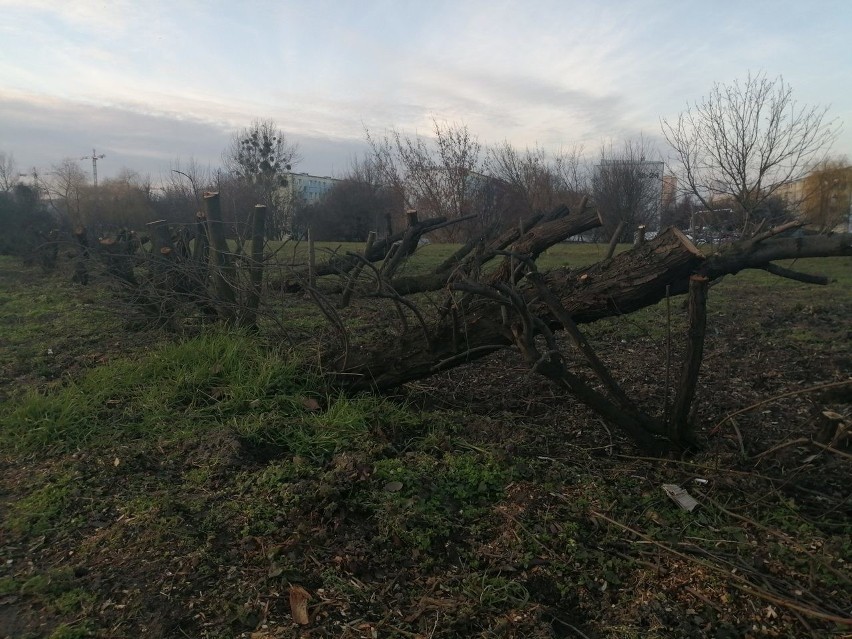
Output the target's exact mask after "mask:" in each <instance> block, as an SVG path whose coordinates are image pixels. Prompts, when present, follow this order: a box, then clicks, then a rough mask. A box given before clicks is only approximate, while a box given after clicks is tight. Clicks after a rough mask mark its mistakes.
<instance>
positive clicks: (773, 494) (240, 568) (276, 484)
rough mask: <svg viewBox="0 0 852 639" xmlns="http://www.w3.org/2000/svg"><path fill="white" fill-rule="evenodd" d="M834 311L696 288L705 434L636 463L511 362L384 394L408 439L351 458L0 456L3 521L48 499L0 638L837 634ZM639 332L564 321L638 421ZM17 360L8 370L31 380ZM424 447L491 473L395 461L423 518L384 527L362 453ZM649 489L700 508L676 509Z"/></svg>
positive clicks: (840, 520) (19, 558)
mask: <svg viewBox="0 0 852 639" xmlns="http://www.w3.org/2000/svg"><path fill="white" fill-rule="evenodd" d="M723 285H725V286H728V285H731V286H735V284H734V283H731V284H728V283H725V284H723ZM77 294H82V293H80V292H79V289H78V293H77ZM850 312H852V306H850V304H849V302H848V301H845V298H844V299H839V300H837V301H830V300H827V301H826V302H825V303H824V304H822V305H820V306H818V307H810V308H809V307H805V308H798V307H797V306H796V305H795V304H793V303H792V302H789V303H787V302H783V303H782V302H777V303H776V302H773V303H771V304H770V303H769V302H768V298H767V297H765V296H761V295H755V294H753V291H750V292H749V294H747V295H742V296H732V300H731V301H729V303H728V304H726V305H725V307H724V309H722V310H715V311H714V310H713V308H712V302H711V319H710V331H709V334H708V339H707V344H706V347H705V361H704V366H703V369H702V377H701V380H700V384H699V388H698V396H697V398H696V402H697V406H698V412H697V423H698V425H699V426H698V429H697V432H698V435H699V437H700V439H701V443H702V446H703V447H702V450H701V451H699V452H697V453H696V454H694V455H692V456H690V457H685V458H677V459H675V458H672V459H649V458H647V457H645V456H644V455H643V454H642V453H641V451H639V450H637V449H636V448H635V447H634V446H633V444H632V443H631V442H630V441H629V440H628V439H626V438H625V437H624V436H622V434H621V433H619V432H618V431H615V430H614V429H613V428H612V427H608V426H607V425H606V424H604V423H603V422H602V421H601V420H600V419H599V418H598V417H597V416H596V415H594V414H592V413H591V412H589V411H588V410H587V409H586V408H584V407H583V406H580V405H578V404H577V403H576V402H574V401H573V400H572V398H571V397H570V396H568V395H567V394H566V393H565V392H564V391H562V390H560V389H558V388H556V387H554V386H552V385H551V384H549V383H548V382H547V381H546V380H544V379H541V378H537V377H534V376H530V375H529V373H528V369H527V367H526V366H525V364H524V363H523V362H522V361H521V360H520V359H519V358H518V357H517V356H515V355H514V354H512V353H509V352H505V353H500V354H497V355H493V356H491V357H489V358H488V359H486V360H483V361H481V362H479V363H477V364H475V365H470V366H466V367H462V368H458V369H455V370H453V371H451V372H448V373H444V374H441V375H438V376H435V377H434V378H430V379H428V380H425V381H422V382H418V383H412V384H409V385H408V386H407V387H406V388H405V389H402V390H401V391H400V392H399V393H398V394H397V396H396V397H395V398H394V401H398V402H401V403H407V404H408V405H410V406H411V407H412V409H413V410H414V409H419V410H420V411H422V415H421V417H420V419H421V422H420V424H421V426H420V427H421V429H422V431H423V432H427V431H428V433H429V437H430V438H431V439H429V442H430V443H429V444H428V447H427V446H426V444H425V443H423V442H424V441H425V440H424V439H423V438H424V437H425V436H424V435H423V433H416V434H415V433H412V431H411V429H409V428H403V427H400V428H398V429H395V428H394V427H393V426H390V427H388V426H387V425H384V426H381V427H378V426H377V427H376V429H375V430H374V432H373V437H374V438H375V445H374V446H372V447H370V448H369V449H366V450H359V451H353V452H346V451H344V452H340V453H338V454H335V455H333V456H331V457H330V458H328V459H326V460H324V461H322V463H314V462H308V461H306V460H302V459H297V458H295V457H293V456H291V455H289V454H288V453H287V452H286V451H283V450H279V449H276V448H274V447H257V446H253V445H249V444H248V443H247V442H246V441H244V440H241V439H240V438H239V437H237V436H236V435H235V434H234V433H233V432H231V431H230V430H229V429H227V428H224V427H223V428H218V429H216V430H213V431H211V432H210V434H209V436H208V437H206V438H205V439H204V440H203V441H196V442H186V443H184V444H182V445H180V446H172V447H162V446H160V445H158V443H157V442H148V443H143V444H140V445H139V446H134V447H121V448H117V449H107V450H104V449H99V450H95V451H94V452H93V451H89V450H79V451H75V452H73V453H61V454H50V453H46V454H44V455H37V456H30V457H25V458H21V457H15V456H12V455H9V454H2V456H0V464H1V465H0V474H2V484H0V515H2V516H3V520H4V521H7V522H8V521H9V519H8V517H9V516H10V513H11V512H12V511H13V510H14V504H16V503H18V504H19V503H21V502H22V500H27V499H32V496H33V495H34V494H43V493H44V491H45V490H46V489H47V488H51V487H53V488H56V489H57V490H60V489H61V490H62V491H65V492H64V493H63V494H65V495H66V497H65V499H64V501H63V503H62V512H61V517H55V518H53V519H51V520H49V521H47V522H46V523H45V525H43V526H41V525H40V526H36V525H30V526H29V527H20V526H18V527H16V526H13V525H11V524H8V523H7V524H4V525H3V526H2V528H0V553H2V564H0V584H3V585H4V587H3V590H0V637H9V638H11V637H33V638H34V637H54V638H59V637H104V638H106V637H152V638H153V637H166V638H170V637H246V638H249V637H250V638H252V639H268V638H272V637H341V638H342V637H364V638H376V637H411V638H413V637H422V638H423V639H426V638H432V637H435V638H437V637H519V638H520V637H581V638H583V637H585V638H593V637H596V638H603V637H625V638H626V637H714V638H720V639H721V638H728V637H729V638H734V637H803V636H813V637H817V636H819V637H822V636H841V635H842V634H843V633H845V632H849V631H850V625H849V624H850V615H852V609H850V607H849V606H850V601H852V586H850V573H849V562H850V561H852V558H850V554H849V553H850V550H852V546H850V542H849V536H848V533H849V531H850V514H852V500H850V495H852V492H850V485H852V484H850V472H849V468H850V466H849V463H850V451H849V444H850V440H849V438H848V437H843V436H842V432H841V434H840V435H838V428H839V429H840V431H842V429H843V428H844V427H846V426H848V425H849V423H850V411H852V386H850V385H849V384H848V381H849V375H850V364H851V363H852V350H850V344H852V340H851V339H850V337H852V335H851V334H850V330H852V327H850V324H849V317H852V314H850ZM655 321H656V320H648V322H649V323H647V324H640V325H636V324H634V323H631V322H632V321H631V320H629V319H628V318H619V319H615V320H612V321H607V322H599V323H598V324H596V325H595V326H594V327H589V328H588V329H584V330H588V332H589V334H590V336H591V339H592V342H593V344H594V346H595V347H596V348H597V349H598V352H599V353H601V354H602V357H603V358H604V359H605V360H606V361H607V362H608V363H609V364H610V365H611V366H612V369H613V370H614V371H615V373H616V375H617V376H618V379H619V381H620V382H621V383H622V384H623V386H624V387H625V389H626V390H627V391H628V393H629V394H630V395H631V397H634V398H636V399H637V401H638V402H639V403H640V404H641V405H642V406H643V407H644V408H646V409H648V410H649V411H651V412H654V413H658V412H659V411H660V409H661V407H662V405H663V404H664V402H665V401H666V397H665V395H666V393H665V369H666V366H665V360H666V357H665V351H666V348H665V343H666V342H665V331H661V330H660V329H659V327H658V326H652V325H651V324H653V323H654V322H655ZM793 336H798V337H795V338H794V337H793ZM134 341H135V338H134V337H133V336H132V335H125V336H123V337H122V338H121V339H116V338H115V337H114V336H111V337H110V338H109V340H104V341H102V342H101V343H100V344H99V345H97V347H95V346H94V345H93V343H92V341H91V340H81V341H80V342H79V344H78V345H77V346H76V347H74V346H73V345H71V344H70V343H69V345H68V349H67V350H66V353H67V354H66V357H68V358H70V359H69V360H68V361H65V362H64V363H63V362H57V363H56V366H57V367H63V366H67V365H69V362H70V363H71V364H72V365H75V366H78V367H80V368H84V367H85V366H91V365H97V359H98V357H113V356H118V354H117V351H121V350H122V349H121V348H118V347H114V346H110V345H111V344H118V343H131V342H134ZM677 341H678V339H677V336H675V342H677ZM680 341H682V340H680ZM678 348H679V347H678V346H677V344H676V345H675V348H674V353H673V355H672V361H673V362H678V361H679V357H678V355H679V353H678V350H677V349H678ZM567 350H568V349H567V347H566V352H567ZM93 353H94V354H96V355H97V357H95V355H93ZM16 366H18V368H16V369H15V371H14V375H13V376H11V375H9V376H7V377H6V378H5V379H4V382H5V383H6V384H7V385H8V384H12V383H15V384H36V385H38V384H40V383H43V381H44V380H41V381H39V379H37V377H38V375H42V376H50V375H53V374H54V372H52V371H49V370H48V371H46V372H45V371H44V370H43V369H40V372H39V373H38V374H37V373H36V372H34V371H26V370H23V369H22V368H20V362H19V363H18V364H16ZM574 366H576V367H577V368H578V369H582V363H580V362H574ZM671 368H672V372H671V375H672V376H674V375H676V373H677V366H676V365H674V364H673V365H672V367H671ZM844 383H845V385H844ZM10 394H11V393H10ZM761 402H765V403H761ZM738 411H743V412H741V413H739V414H736V415H735V417H733V418H731V419H727V416H729V415H731V414H734V413H737V412H738ZM826 413H828V414H829V415H834V416H835V417H826ZM814 441H815V442H817V443H814ZM412 442H418V443H416V444H413V443H412ZM818 444H822V445H823V446H822V447H821V446H819V445H818ZM826 445H831V446H832V447H833V450H826V449H825V448H824V446H826ZM773 449H774V450H773ZM426 452H428V453H429V455H431V456H432V457H434V460H436V461H435V462H434V463H435V464H437V465H438V466H436V467H435V468H443V467H444V466H441V465H442V464H443V465H445V466H446V467H450V466H451V465H452V464H455V463H456V459H458V458H460V456H462V457H464V456H467V457H464V458H465V459H467V458H468V457H470V458H472V459H478V460H481V461H482V463H483V464H486V463H487V465H488V468H493V469H494V472H495V473H497V476H498V479H494V483H493V484H492V483H489V482H491V479H490V478H489V477H485V479H483V480H482V488H481V491H479V493H478V494H474V495H473V496H471V495H470V494H468V493H464V494H462V493H460V494H461V495H462V496H461V497H457V498H454V497H453V495H452V491H451V490H450V491H447V492H441V491H440V490H439V486H438V483H439V481H438V480H437V479H436V476H431V475H430V474H429V472H427V471H425V470H418V471H417V472H416V473H415V472H414V471H413V470H412V471H411V472H412V475H411V476H412V477H417V478H418V480H419V481H418V485H417V486H416V488H410V486H409V485H408V483H406V482H401V483H405V484H406V485H405V486H404V487H403V489H402V492H405V491H408V490H412V492H411V493H410V495H411V496H410V499H411V500H418V502H417V503H418V504H434V503H436V501H435V500H438V502H439V503H440V508H442V509H444V510H445V511H446V512H445V513H444V514H442V515H441V516H439V515H437V514H435V513H434V512H433V511H432V510H428V511H427V510H426V509H425V506H424V507H423V510H417V509H416V508H415V509H414V510H412V511H410V512H412V513H415V514H413V515H411V517H412V519H410V520H406V517H407V515H404V513H403V516H402V517H401V519H398V520H397V519H393V520H392V521H393V522H397V523H398V524H399V522H400V521H401V522H402V523H401V524H399V527H398V528H394V527H393V526H390V525H389V524H388V521H390V519H389V520H387V521H386V520H383V519H381V518H380V517H379V516H378V515H377V513H380V512H390V511H381V510H378V509H377V508H376V507H374V505H373V504H374V502H375V500H377V499H378V500H381V499H385V498H386V497H387V493H389V492H390V493H392V492H393V489H395V486H393V485H392V484H393V482H386V481H385V480H384V479H382V478H380V476H379V468H380V467H381V465H382V464H383V463H386V462H387V460H398V461H399V462H400V463H401V464H403V465H406V466H407V467H408V468H417V469H421V468H429V466H428V465H422V464H425V462H424V457H425V456H426ZM418 464H421V465H422V466H420V465H418ZM285 468H286V469H288V470H286V473H285V470H283V469H285ZM299 468H304V469H305V471H304V472H302V471H300V470H299ZM293 469H295V470H293ZM480 470H481V469H480ZM475 471H476V469H473V470H468V471H467V472H471V473H473V472H475ZM279 472H280V473H284V474H281V475H278V474H276V473H279ZM436 472H437V471H436ZM417 473H419V474H417ZM199 474H203V477H201V478H200V479H199V477H198V476H199ZM663 484H677V485H679V486H681V487H683V488H685V489H686V490H688V491H689V493H690V494H691V495H693V496H694V497H695V498H696V499H697V500H698V501H699V503H700V506H699V507H698V508H697V509H696V510H695V511H693V512H685V511H682V510H680V509H679V508H678V507H677V505H676V504H675V503H674V502H673V501H672V500H671V499H669V498H668V497H667V496H666V494H665V493H664V492H663V490H662V488H661V486H662V485H663ZM383 494H384V496H383ZM388 499H390V498H388ZM386 501H387V500H386ZM382 503H385V502H382ZM387 503H390V502H389V501H387ZM412 503H413V502H412ZM417 508H420V506H417ZM468 508H470V509H474V510H475V513H476V514H475V516H473V517H468V516H467V515H465V514H464V510H465V509H468ZM406 512H408V511H406ZM418 513H419V514H418ZM388 517H390V515H388ZM417 517H421V519H417ZM429 517H434V519H429ZM418 522H419V523H418ZM418 526H422V527H424V528H429V530H428V534H427V533H426V532H423V531H422V530H421V529H420V528H418ZM294 586H300V587H302V588H304V589H305V590H306V591H307V592H308V593H309V595H310V597H311V599H310V601H309V602H308V608H307V610H308V614H309V623H308V624H305V625H299V624H295V623H294V621H293V616H292V610H291V606H290V599H289V593H290V590H291V588H292V587H294ZM847 636H848V635H847Z"/></svg>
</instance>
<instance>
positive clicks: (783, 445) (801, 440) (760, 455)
mask: <svg viewBox="0 0 852 639" xmlns="http://www.w3.org/2000/svg"><path fill="white" fill-rule="evenodd" d="M809 441H810V440H809V439H808V438H807V437H797V438H796V439H791V440H790V441H788V442H782V443H780V444H778V445H776V446H773V447H772V448H769V449H767V450H765V451H763V452H762V453H758V454H757V455H754V456H752V459H762V458H763V457H766V456H767V455H771V454H772V453H774V452H776V451H779V450H783V449H785V448H789V447H790V446H795V445H797V444H806V443H808V442H809Z"/></svg>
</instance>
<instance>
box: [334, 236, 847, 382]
mask: <svg viewBox="0 0 852 639" xmlns="http://www.w3.org/2000/svg"><path fill="white" fill-rule="evenodd" d="M842 255H852V235H849V234H842V235H835V236H831V237H822V236H814V237H808V238H768V239H762V240H759V241H754V240H747V241H743V242H738V243H735V244H733V245H730V246H729V247H727V248H724V249H723V250H721V251H720V252H719V253H717V254H714V255H713V256H712V257H711V258H707V257H705V256H704V255H703V254H702V253H701V252H700V251H699V250H698V249H696V248H695V246H693V245H692V243H691V242H690V241H689V240H688V239H687V238H686V237H685V236H684V235H683V234H682V233H681V232H680V231H678V230H676V229H673V228H672V229H668V230H667V231H665V232H663V233H661V234H660V235H658V236H657V237H656V238H654V239H653V240H651V241H650V242H647V243H645V244H644V245H642V246H640V247H637V248H634V249H632V250H630V251H627V252H625V253H621V254H620V255H617V256H616V257H614V258H612V259H609V260H605V261H603V262H600V263H598V264H595V265H593V266H591V267H589V268H587V269H584V270H582V271H577V272H573V271H570V270H569V269H564V268H562V269H556V270H553V271H551V272H549V273H546V274H544V275H543V276H542V279H543V281H544V283H545V285H546V286H547V287H548V288H549V289H550V290H551V291H552V292H553V293H554V294H555V295H556V296H557V297H558V298H559V300H560V302H561V304H562V306H563V307H564V308H565V309H566V311H567V312H568V313H569V315H570V316H571V317H572V318H573V320H574V322H575V323H577V324H583V323H587V322H594V321H597V320H600V319H603V318H606V317H611V316H614V315H622V314H627V313H631V312H633V311H636V310H639V309H641V308H644V307H646V306H650V305H652V304H655V303H657V302H659V301H660V300H661V299H663V298H664V297H665V295H666V287H667V286H668V287H670V290H671V293H672V294H679V293H685V292H686V291H687V289H688V285H689V279H690V276H692V275H695V274H700V275H704V276H706V277H708V278H709V279H715V278H718V277H721V276H723V275H728V274H732V273H737V272H739V271H741V270H742V269H744V268H760V267H761V266H762V265H763V264H766V263H769V262H771V261H772V260H775V259H787V258H791V257H817V256H842ZM452 286H453V287H454V288H456V289H458V290H464V289H465V287H464V283H463V282H460V283H458V284H454V285H452ZM518 292H519V294H521V295H522V296H523V297H524V299H525V301H526V302H527V303H528V304H529V305H530V308H531V309H532V310H533V311H534V312H535V313H536V314H537V315H538V316H539V317H540V318H542V320H543V321H544V322H545V323H546V324H547V325H548V326H550V327H552V328H554V329H559V328H561V324H560V322H559V321H558V319H557V318H556V317H555V316H554V315H553V313H552V312H551V311H550V310H549V309H548V308H547V306H546V305H545V304H543V303H542V302H540V301H537V300H536V298H537V295H536V291H535V287H534V286H533V285H532V284H530V283H525V282H522V283H521V284H520V286H519V291H518ZM512 343H513V339H512V334H511V330H510V328H509V327H508V326H506V324H505V323H504V321H503V318H502V311H501V305H500V304H499V303H498V302H496V301H492V300H477V301H475V302H474V303H471V304H470V305H468V306H467V307H466V308H465V309H464V313H463V314H462V313H461V311H459V312H456V313H451V314H448V315H447V316H446V317H444V318H443V319H441V320H440V321H438V322H437V323H436V324H434V325H433V326H432V327H431V328H430V331H429V339H428V340H426V339H425V338H424V335H423V330H422V329H420V328H419V327H418V328H417V329H416V330H414V329H412V330H409V331H404V332H403V333H402V334H400V335H399V336H398V337H397V339H396V340H395V341H393V342H388V341H385V342H383V343H382V344H376V345H367V346H366V347H364V348H362V349H360V350H359V351H358V352H357V353H348V354H347V356H346V357H341V356H340V354H339V353H336V354H334V355H330V356H328V357H326V358H325V365H326V368H327V369H329V370H336V371H337V372H338V374H339V381H340V384H341V385H342V386H345V387H348V388H353V389H360V388H370V387H374V388H392V387H395V386H398V385H400V384H403V383H405V382H407V381H411V380H415V379H419V378H423V377H427V376H429V375H431V374H433V373H435V372H437V371H440V370H444V369H447V368H452V367H454V366H458V365H461V364H464V363H466V362H470V361H474V360H476V359H479V358H481V357H484V356H485V355H487V354H489V353H492V352H494V351H495V350H498V349H500V348H504V347H506V346H508V345H510V344H512Z"/></svg>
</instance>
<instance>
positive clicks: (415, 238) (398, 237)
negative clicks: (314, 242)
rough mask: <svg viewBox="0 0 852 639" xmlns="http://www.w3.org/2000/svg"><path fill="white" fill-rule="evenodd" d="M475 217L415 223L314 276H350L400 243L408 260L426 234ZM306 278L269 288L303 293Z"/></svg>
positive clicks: (303, 273) (301, 273)
mask: <svg viewBox="0 0 852 639" xmlns="http://www.w3.org/2000/svg"><path fill="white" fill-rule="evenodd" d="M474 217H476V216H473V215H471V216H467V217H463V218H457V219H453V220H447V218H446V217H435V218H431V219H428V220H422V221H419V222H415V223H413V224H412V225H410V226H409V227H408V228H406V229H405V231H402V232H400V233H395V234H394V235H390V236H388V237H385V238H383V239H381V240H378V241H376V242H374V243H373V245H372V246H371V247H370V250H369V251H366V252H365V254H364V255H355V254H349V253H347V254H345V255H334V256H333V257H332V258H331V259H329V260H328V261H326V262H322V263H321V264H317V265H316V270H315V272H314V275H315V276H316V277H323V276H326V275H342V274H345V273H349V271H351V270H352V269H353V268H355V266H356V265H358V264H359V263H363V262H364V261H365V260H366V261H367V262H379V261H381V260H383V259H385V258H386V257H387V255H388V253H390V251H391V249H392V247H393V246H394V244H397V243H402V242H403V241H404V240H405V242H404V243H405V247H402V246H401V244H400V250H403V251H404V253H403V254H402V255H400V258H402V257H407V256H408V255H410V254H411V253H412V252H414V250H415V249H416V248H417V245H418V242H419V241H420V238H421V237H422V236H424V235H426V234H427V233H431V232H432V231H437V230H438V229H441V228H444V227H446V226H451V225H453V224H458V223H459V222H464V221H466V220H470V219H473V218H474ZM307 277H308V272H307V270H304V269H301V270H297V271H294V272H293V273H291V274H290V275H289V276H288V277H287V278H286V281H283V282H281V281H279V282H277V283H273V284H272V286H273V288H283V289H284V290H285V291H287V292H290V293H294V292H297V291H300V290H302V288H303V286H304V283H305V282H306V280H307Z"/></svg>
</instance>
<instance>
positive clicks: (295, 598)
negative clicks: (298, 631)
mask: <svg viewBox="0 0 852 639" xmlns="http://www.w3.org/2000/svg"><path fill="white" fill-rule="evenodd" d="M310 598H311V596H310V595H309V594H308V591H307V590H305V589H304V588H302V587H301V586H290V613H291V614H292V615H293V621H294V622H295V623H297V624H300V625H302V626H304V625H307V624H309V623H310V620H309V619H308V600H310Z"/></svg>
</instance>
